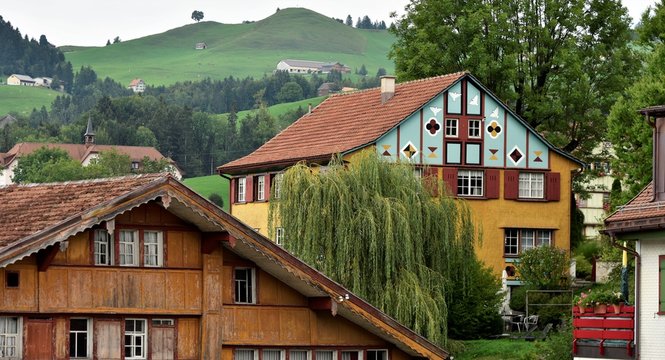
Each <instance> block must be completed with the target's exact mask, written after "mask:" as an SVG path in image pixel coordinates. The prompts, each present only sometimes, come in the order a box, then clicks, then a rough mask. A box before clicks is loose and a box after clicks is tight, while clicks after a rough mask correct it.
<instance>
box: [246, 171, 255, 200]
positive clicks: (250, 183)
mask: <svg viewBox="0 0 665 360" xmlns="http://www.w3.org/2000/svg"><path fill="white" fill-rule="evenodd" d="M245 179H246V180H245V202H252V201H254V176H251V175H247V177H246V178H245Z"/></svg>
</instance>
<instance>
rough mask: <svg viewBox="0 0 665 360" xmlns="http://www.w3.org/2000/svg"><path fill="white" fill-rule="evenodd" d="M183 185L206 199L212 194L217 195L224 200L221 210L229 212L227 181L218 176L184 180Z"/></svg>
mask: <svg viewBox="0 0 665 360" xmlns="http://www.w3.org/2000/svg"><path fill="white" fill-rule="evenodd" d="M220 165H221V164H220ZM183 183H185V185H187V186H188V187H189V188H190V189H192V190H194V191H196V192H197V193H198V194H199V195H201V196H203V197H204V198H206V199H207V198H208V196H210V195H211V194H213V193H217V194H219V195H220V196H221V197H222V199H224V206H223V209H224V210H225V211H229V181H228V180H227V179H225V178H223V177H221V176H219V175H209V176H200V177H195V178H189V179H184V180H183Z"/></svg>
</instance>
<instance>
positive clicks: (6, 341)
mask: <svg viewBox="0 0 665 360" xmlns="http://www.w3.org/2000/svg"><path fill="white" fill-rule="evenodd" d="M20 322H21V321H20V318H19V317H15V316H0V358H2V359H20V358H21V343H22V340H23V338H22V334H21V324H20Z"/></svg>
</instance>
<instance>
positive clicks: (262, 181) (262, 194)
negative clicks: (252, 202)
mask: <svg viewBox="0 0 665 360" xmlns="http://www.w3.org/2000/svg"><path fill="white" fill-rule="evenodd" d="M265 199H266V177H265V175H259V176H257V177H256V200H258V201H263V200H265Z"/></svg>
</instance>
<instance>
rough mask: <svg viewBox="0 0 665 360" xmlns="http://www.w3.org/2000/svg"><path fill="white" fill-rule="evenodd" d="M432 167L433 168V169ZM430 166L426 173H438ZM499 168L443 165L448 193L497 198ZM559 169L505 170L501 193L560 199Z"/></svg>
mask: <svg viewBox="0 0 665 360" xmlns="http://www.w3.org/2000/svg"><path fill="white" fill-rule="evenodd" d="M432 169H433V170H434V171H432ZM437 172H438V171H437V170H436V168H430V170H429V171H428V173H429V174H437ZM499 175H500V172H499V170H498V169H484V170H476V169H457V168H443V181H444V183H445V184H446V186H447V188H448V192H449V193H450V194H453V195H456V196H459V197H465V198H471V199H473V198H483V199H498V198H499V196H500V188H499V185H500V179H499ZM559 182H560V175H559V173H552V172H550V173H544V172H523V171H513V170H506V171H504V187H503V194H504V199H506V200H543V201H559V193H560V183H559Z"/></svg>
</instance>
